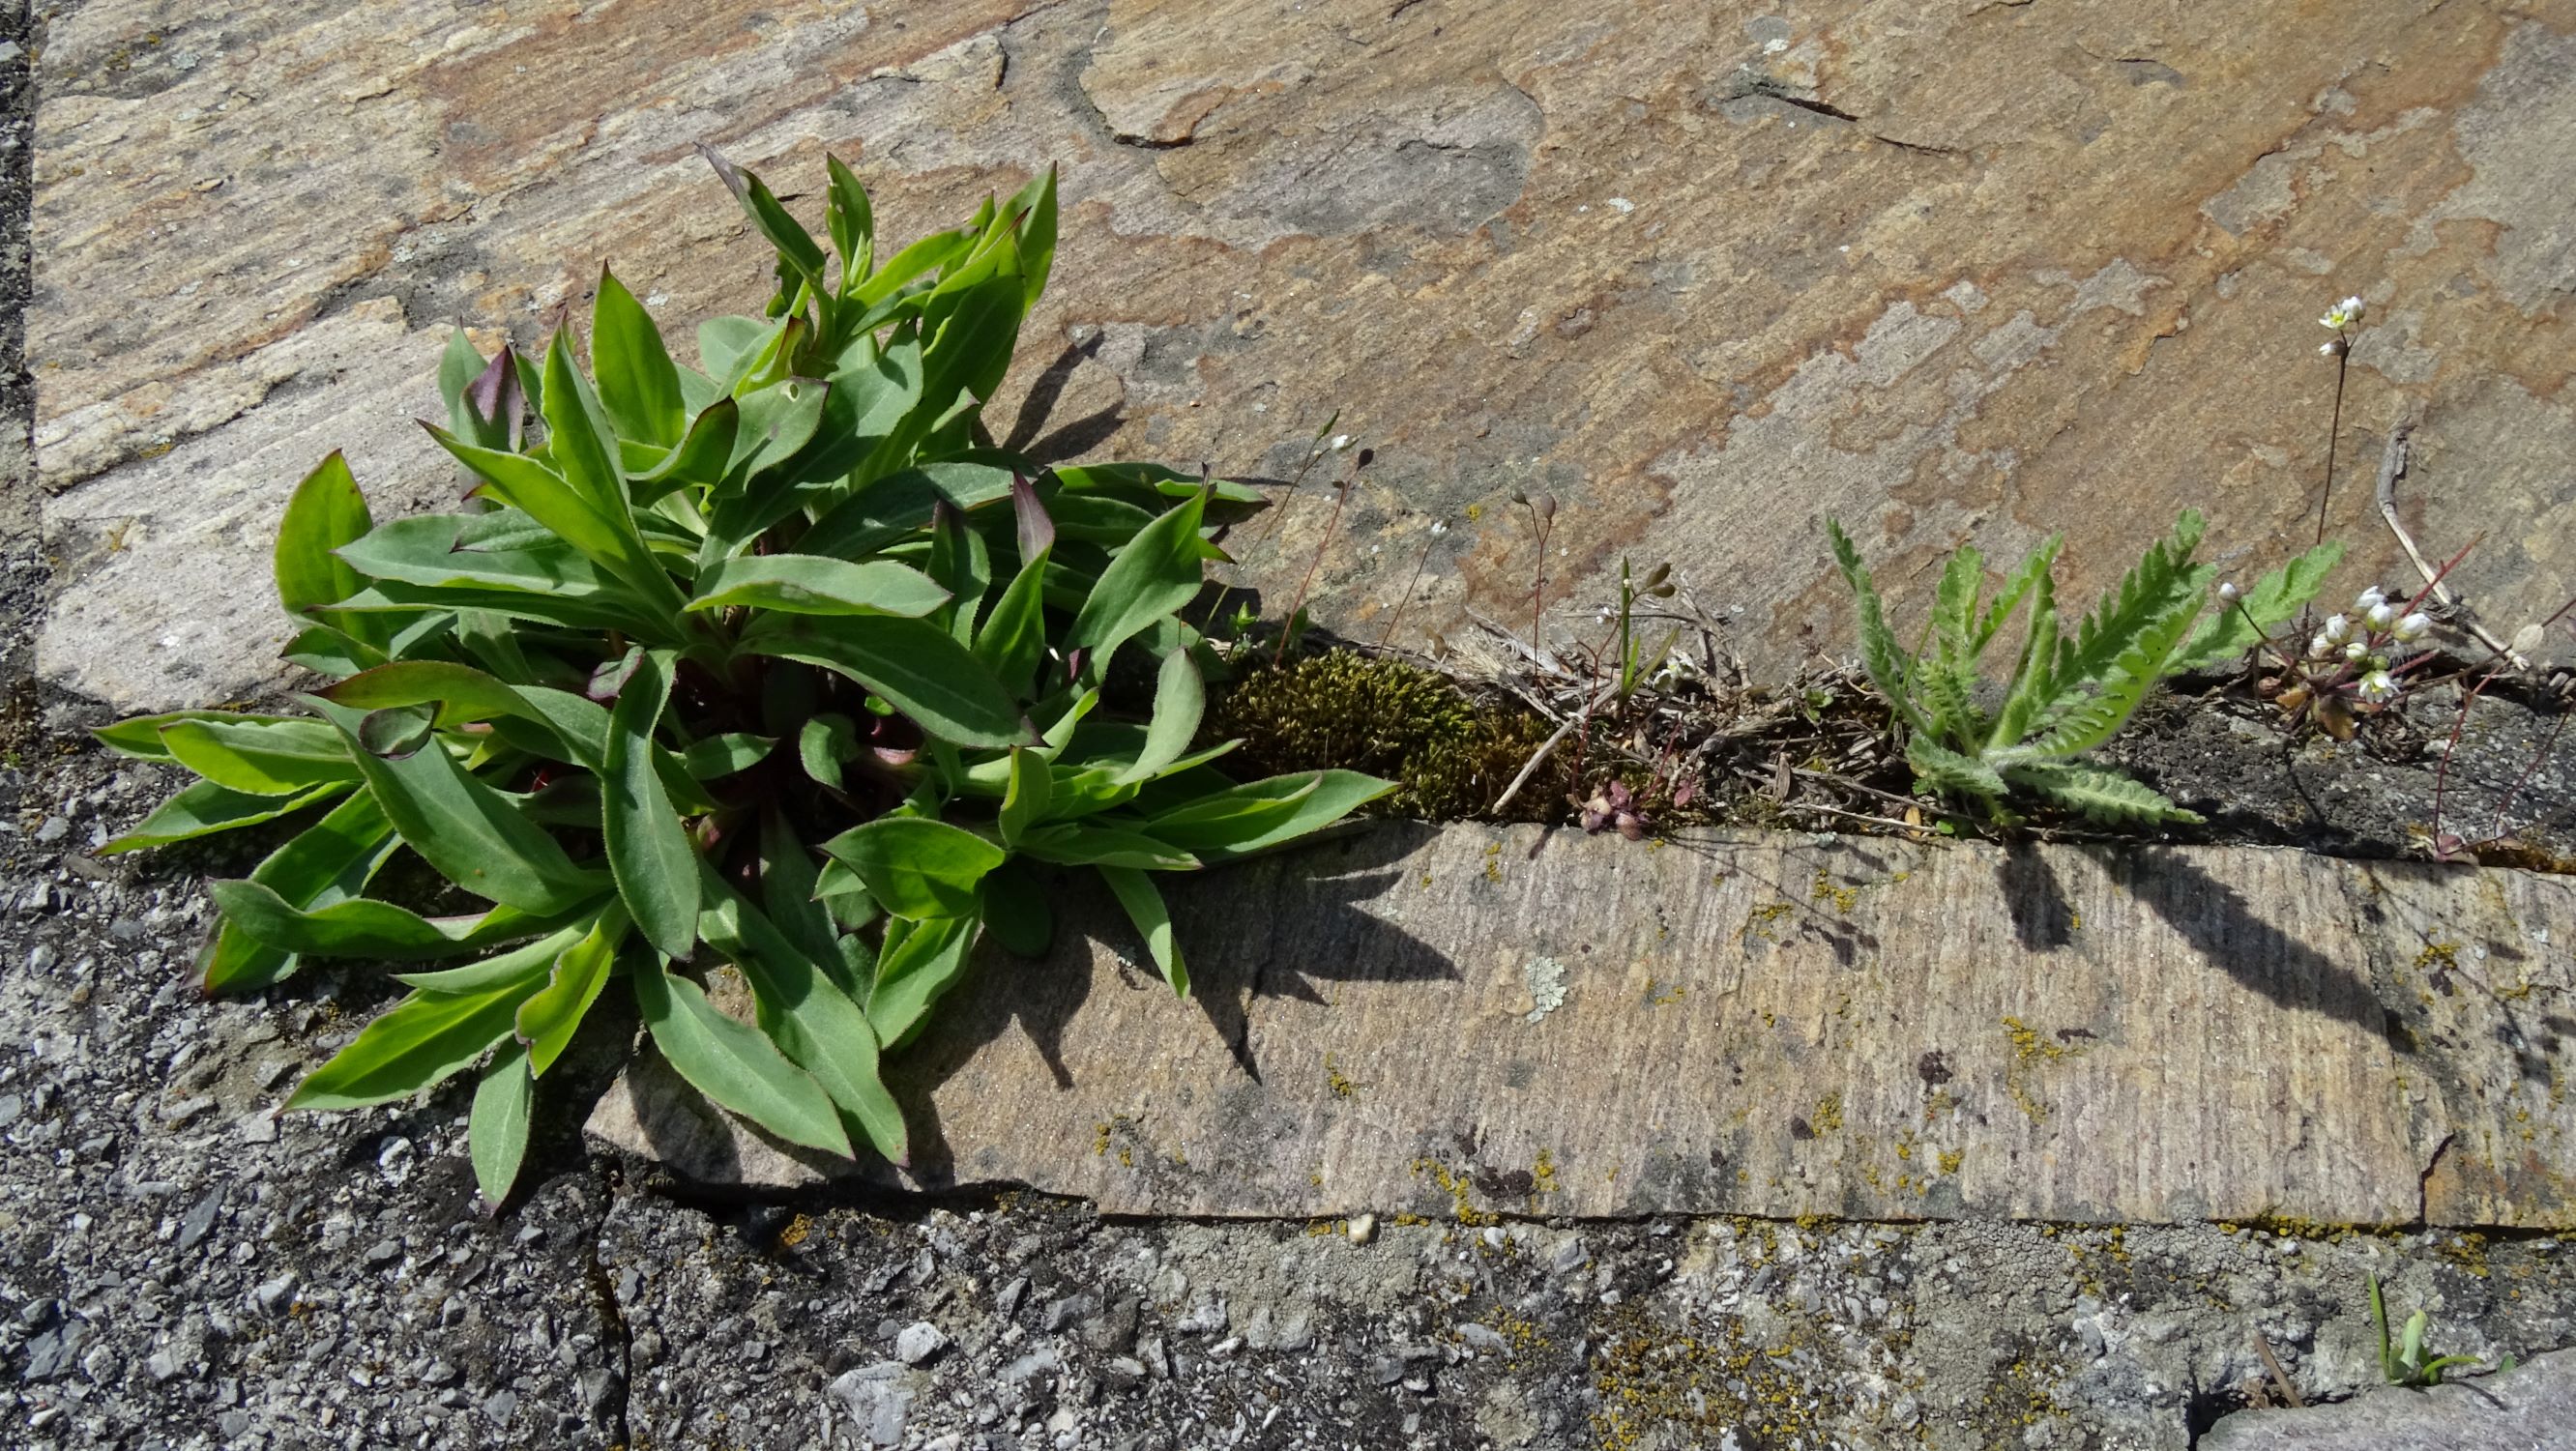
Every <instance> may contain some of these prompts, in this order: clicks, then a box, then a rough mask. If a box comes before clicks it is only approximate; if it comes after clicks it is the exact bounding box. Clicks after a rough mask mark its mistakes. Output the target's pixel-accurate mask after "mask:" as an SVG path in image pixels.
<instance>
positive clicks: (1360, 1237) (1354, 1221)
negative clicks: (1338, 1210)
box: [1350, 1214, 1377, 1244]
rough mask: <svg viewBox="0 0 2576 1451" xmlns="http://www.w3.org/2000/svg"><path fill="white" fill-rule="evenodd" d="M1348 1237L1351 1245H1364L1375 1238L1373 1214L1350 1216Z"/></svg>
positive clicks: (1375, 1221)
mask: <svg viewBox="0 0 2576 1451" xmlns="http://www.w3.org/2000/svg"><path fill="white" fill-rule="evenodd" d="M1350 1236H1351V1243H1353V1244H1366V1243H1368V1242H1369V1241H1370V1240H1373V1239H1375V1238H1377V1216H1376V1215H1374V1214H1354V1215H1352V1216H1351V1222H1350Z"/></svg>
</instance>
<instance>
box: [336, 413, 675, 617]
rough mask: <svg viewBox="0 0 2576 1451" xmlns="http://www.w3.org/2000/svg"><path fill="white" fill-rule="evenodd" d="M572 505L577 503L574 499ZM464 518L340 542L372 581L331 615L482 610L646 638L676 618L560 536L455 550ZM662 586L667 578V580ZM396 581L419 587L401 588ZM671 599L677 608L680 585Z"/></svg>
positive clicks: (393, 527) (406, 525)
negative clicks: (655, 609) (657, 610)
mask: <svg viewBox="0 0 2576 1451" xmlns="http://www.w3.org/2000/svg"><path fill="white" fill-rule="evenodd" d="M493 457H495V458H502V459H518V460H519V461H520V464H525V465H527V466H529V467H532V468H535V469H537V470H538V471H539V472H543V470H544V466H543V465H541V464H537V463H536V462H535V461H534V460H530V459H521V458H520V456H519V455H517V454H496V455H493ZM518 468H519V464H512V465H507V466H505V471H516V470H517V469H518ZM555 488H556V489H557V491H558V493H559V495H561V497H562V498H563V499H568V498H569V494H568V493H566V492H564V491H563V490H562V481H561V480H556V481H555ZM560 501H561V500H560V499H559V501H558V502H560ZM577 503H578V501H574V505H577ZM568 507H571V506H568ZM466 517H467V516H463V515H456V514H420V515H414V516H412V517H410V518H406V519H395V520H392V521H390V522H388V523H384V524H379V525H377V526H376V527H375V529H374V530H372V531H371V532H369V533H368V535H367V537H366V538H364V539H361V540H358V541H357V542H356V543H354V544H347V545H343V546H341V549H340V557H341V558H342V559H345V560H347V561H348V562H349V563H350V564H351V565H353V566H355V567H356V568H357V570H358V572H359V573H361V574H364V575H367V576H369V577H370V578H372V579H374V580H375V581H376V584H375V587H374V588H372V589H368V590H361V591H360V592H359V593H358V594H356V595H354V596H352V597H350V598H349V599H348V600H345V601H342V602H341V604H340V605H339V607H338V608H336V609H334V610H332V611H331V614H332V615H333V617H334V618H338V619H347V618H349V617H351V616H352V615H358V614H366V613H371V612H379V611H383V610H412V609H418V608H421V607H423V606H426V607H429V608H432V609H469V608H470V609H488V610H495V611H499V612H502V613H505V614H509V615H512V616H514V617H520V618H533V619H542V620H550V621H553V622H556V623H560V624H564V625H569V626H572V627H575V628H606V629H613V630H625V631H627V632H628V633H630V634H637V635H643V636H647V637H658V636H660V635H663V634H667V633H670V632H671V630H672V628H673V625H674V624H675V623H676V621H666V620H657V619H655V618H654V617H653V616H652V614H651V613H650V608H651V607H650V604H649V602H648V601H647V600H646V599H645V597H643V596H642V595H640V594H638V593H636V592H635V591H634V590H633V589H631V588H628V587H627V586H626V585H625V584H623V583H622V582H621V581H619V580H618V579H616V578H615V577H614V576H611V575H605V574H602V573H601V572H600V570H599V568H598V567H597V566H596V565H594V564H592V563H591V561H590V559H589V558H588V557H586V556H585V555H584V554H583V553H582V552H581V550H579V549H577V548H575V547H574V546H573V545H572V544H570V543H568V542H566V541H564V540H561V539H554V540H549V541H546V542H544V543H541V544H533V545H530V546H529V547H526V548H514V549H462V548H459V547H457V540H458V537H459V529H460V526H461V525H463V524H464V523H465V522H466ZM576 527H582V528H591V529H592V530H593V532H594V533H596V525H595V520H594V521H592V523H591V524H587V525H585V524H581V523H579V522H577V523H576ZM639 547H640V546H639ZM657 568H658V566H657ZM663 583H664V584H666V585H667V584H669V583H670V581H669V580H668V579H667V578H666V579H665V580H664V581H663ZM402 585H409V586H415V587H417V588H415V589H409V590H407V589H402V588H398V587H397V586H402ZM423 591H426V592H425V593H424V592H423ZM672 601H673V603H672V609H673V610H674V611H675V612H676V611H677V609H678V607H679V606H678V591H677V589H676V588H674V589H673V591H672Z"/></svg>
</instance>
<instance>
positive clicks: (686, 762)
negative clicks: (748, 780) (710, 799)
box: [680, 731, 778, 781]
mask: <svg viewBox="0 0 2576 1451" xmlns="http://www.w3.org/2000/svg"><path fill="white" fill-rule="evenodd" d="M777 748H778V742H777V741H776V740H774V739H772V738H770V737H768V736H755V735H750V734H747V733H745V732H742V731H730V732H727V733H726V734H724V735H720V736H709V737H707V738H706V739H705V740H702V741H691V742H690V743H689V746H688V749H686V750H684V751H682V752H680V764H681V765H682V766H683V767H685V768H686V769H687V770H688V773H689V774H690V775H691V776H693V777H695V778H697V779H698V780H700V781H721V780H723V779H724V778H725V777H727V776H731V775H734V774H736V773H738V772H742V771H748V770H750V769H751V768H752V767H754V766H757V765H759V764H760V763H761V762H762V761H765V760H767V759H769V753H770V752H771V751H773V750H776V749H777Z"/></svg>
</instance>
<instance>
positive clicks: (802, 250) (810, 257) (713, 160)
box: [698, 143, 823, 296]
mask: <svg viewBox="0 0 2576 1451" xmlns="http://www.w3.org/2000/svg"><path fill="white" fill-rule="evenodd" d="M698 154H699V155H700V156H703V157H705V158H706V159H707V164H708V165H710V166H712V167H714V168H715V170H716V175H717V176H719V177H721V178H723V179H724V184H725V189H726V190H728V191H730V192H732V193H733V195H734V200H735V201H738V202H740V203H742V209H743V211H744V213H746V214H747V215H748V216H750V218H751V224H752V226H754V227H755V228H757V229H759V232H760V235H761V236H763V237H765V238H767V239H768V240H769V245H770V246H772V247H775V248H777V249H778V255H779V258H780V260H782V261H784V262H785V263H786V264H787V265H788V266H789V267H790V268H791V269H793V270H794V271H795V273H796V275H797V277H798V278H799V279H801V280H802V281H804V282H806V283H807V284H809V285H811V286H812V287H813V289H814V291H815V293H816V294H817V295H818V296H819V295H820V294H821V293H822V291H823V249H822V248H821V247H818V246H816V245H815V244H814V236H813V234H812V233H810V232H808V231H806V230H805V228H804V227H803V225H801V224H800V223H798V221H797V220H796V218H794V217H793V216H790V215H789V214H788V211H787V208H786V207H784V206H781V205H780V204H779V201H778V198H777V197H775V196H773V195H771V194H770V190H769V188H768V187H767V186H766V185H764V184H763V183H762V182H761V179H760V178H759V177H757V176H755V175H753V174H752V173H750V172H748V171H744V170H742V169H741V168H739V167H737V166H735V165H734V164H733V163H732V162H730V161H727V160H725V159H724V158H723V157H722V156H719V155H717V154H716V152H715V150H714V149H713V148H711V147H709V146H706V145H704V144H703V143H701V144H700V145H699V147H698Z"/></svg>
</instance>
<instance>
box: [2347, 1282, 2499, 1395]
mask: <svg viewBox="0 0 2576 1451" xmlns="http://www.w3.org/2000/svg"><path fill="white" fill-rule="evenodd" d="M2370 1318H2371V1322H2372V1323H2373V1324H2375V1325H2377V1326H2378V1327H2379V1373H2380V1375H2381V1376H2382V1377H2383V1378H2385V1379H2386V1380H2387V1382H2388V1383H2389V1384H2390V1385H2393V1386H2437V1385H2440V1384H2441V1383H2442V1372H2443V1371H2445V1370H2447V1369H2449V1368H2450V1367H2452V1366H2455V1365H2475V1364H2477V1363H2478V1358H2477V1357H2476V1356H2474V1355H2437V1356H2434V1357H2433V1358H2432V1359H2430V1360H2427V1359H2425V1349H2424V1332H2425V1331H2426V1330H2428V1329H2430V1328H2431V1327H2432V1324H2433V1317H2432V1316H2431V1315H2429V1314H2427V1313H2426V1312H2424V1311H2422V1310H2417V1311H2416V1312H2415V1313H2414V1314H2412V1315H2409V1316H2407V1317H2406V1329H2405V1332H2404V1334H2403V1335H2402V1336H2401V1337H2400V1338H2399V1341H2398V1343H2397V1344H2395V1345H2390V1344H2389V1343H2388V1306H2387V1303H2386V1302H2385V1301H2383V1300H2382V1299H2381V1298H2380V1295H2379V1277H2378V1276H2377V1275H2373V1276H2371V1277H2370Z"/></svg>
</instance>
